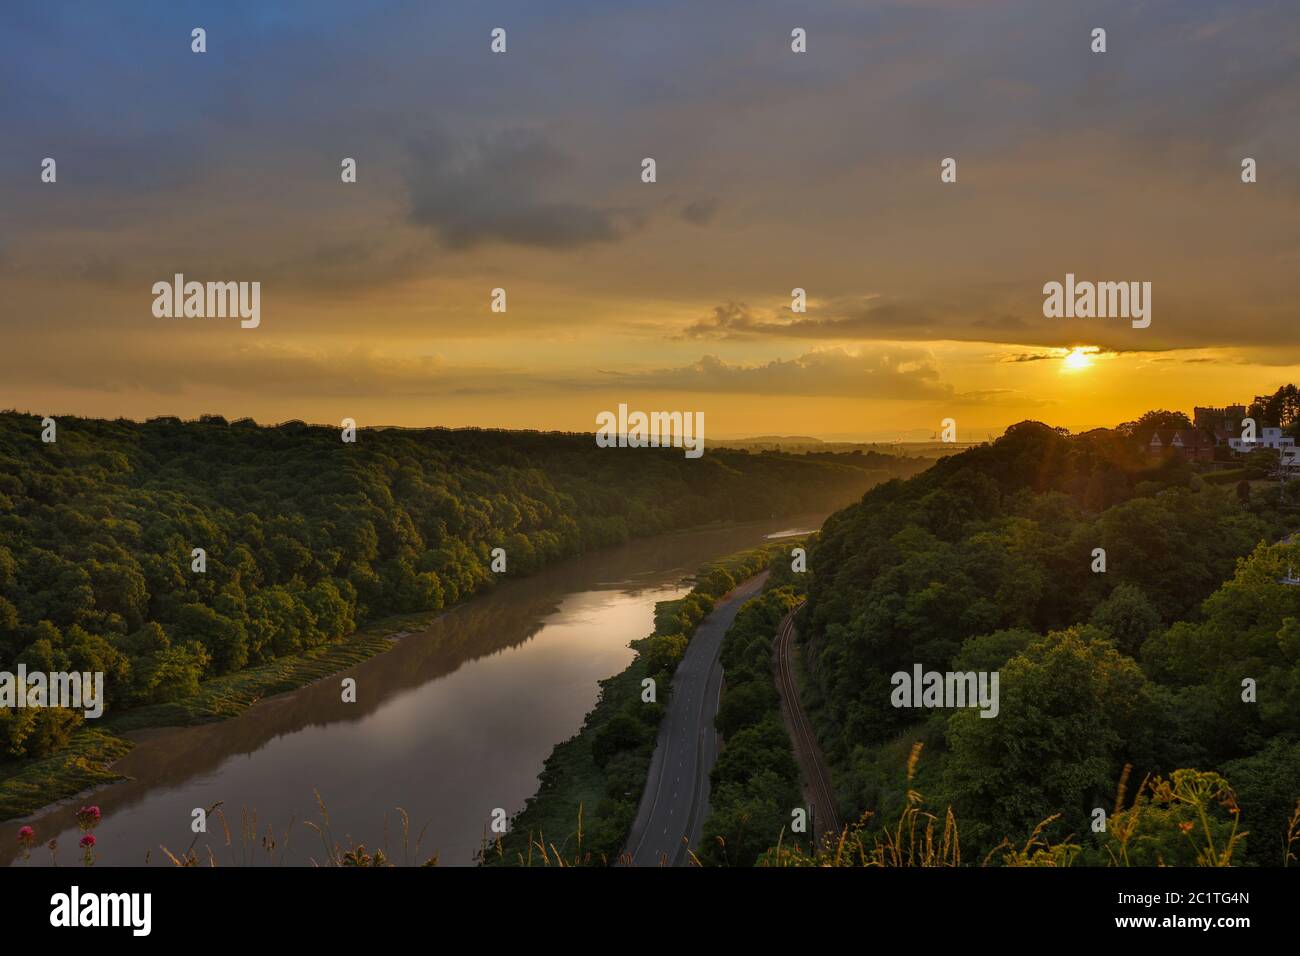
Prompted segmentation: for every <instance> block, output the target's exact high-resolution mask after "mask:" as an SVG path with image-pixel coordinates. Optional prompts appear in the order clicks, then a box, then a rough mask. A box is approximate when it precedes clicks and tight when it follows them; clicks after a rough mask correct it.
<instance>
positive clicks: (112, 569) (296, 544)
mask: <svg viewBox="0 0 1300 956" xmlns="http://www.w3.org/2000/svg"><path fill="white" fill-rule="evenodd" d="M41 434H42V424H41V420H40V419H39V418H38V417H35V416H31V415H23V414H17V413H12V412H8V413H4V414H0V667H2V668H4V669H8V670H11V671H12V670H14V669H15V668H16V666H17V665H18V664H19V663H23V664H25V665H26V666H27V667H28V668H29V669H31V670H42V671H65V670H77V671H102V672H104V673H105V674H106V688H107V691H106V695H107V709H108V711H109V712H120V711H121V710H122V709H123V708H129V707H134V706H137V705H145V704H156V703H163V702H170V701H176V700H179V699H184V698H186V697H187V696H189V695H192V694H194V693H195V692H196V691H197V690H198V686H199V682H200V681H202V680H204V679H206V678H209V677H214V676H218V675H224V674H230V673H233V672H236V671H239V670H241V669H243V668H245V667H248V666H251V665H255V664H259V663H263V662H267V661H271V660H273V659H275V658H278V657H281V656H284V655H291V654H295V653H298V652H301V651H304V650H306V649H311V648H314V647H317V646H319V645H322V644H325V643H327V642H331V641H337V640H339V639H342V638H345V637H347V636H348V635H349V634H351V633H353V632H354V631H355V629H356V628H357V627H358V626H360V625H361V624H362V623H363V622H366V621H370V620H373V619H376V618H380V617H384V616H389V615H395V614H405V613H413V612H422V611H435V610H437V609H439V608H442V607H444V606H448V605H451V604H453V603H454V602H456V601H459V600H461V599H463V598H465V597H466V596H468V595H470V594H473V593H474V592H475V591H476V590H478V589H480V588H483V587H485V586H490V583H491V581H492V580H493V579H494V578H495V577H496V575H495V574H494V573H493V572H492V570H491V568H490V554H491V551H492V549H494V548H503V549H505V552H506V558H507V573H509V574H527V573H528V572H530V571H533V570H535V569H537V568H539V567H541V566H542V565H544V564H546V563H548V562H552V561H555V560H557V559H559V558H563V557H565V556H568V555H573V554H577V553H579V552H583V551H586V550H589V549H592V548H598V547H601V546H605V545H611V544H616V543H619V542H622V541H625V540H627V539H628V538H630V537H633V536H642V535H652V534H657V533H661V532H665V531H670V530H673V529H679V528H684V527H688V526H695V525H702V524H707V523H711V522H716V521H743V520H748V519H757V518H769V517H771V516H773V515H776V514H794V513H803V512H809V511H816V510H825V511H829V510H831V509H833V508H835V507H839V506H841V505H843V504H844V503H846V502H848V501H851V500H853V499H855V498H857V497H858V496H860V495H861V494H862V492H863V491H864V490H865V489H866V488H868V487H870V486H871V485H872V484H875V483H878V482H879V481H881V480H884V479H886V478H889V477H891V476H894V475H899V474H909V473H912V472H915V471H916V470H918V469H919V468H921V467H923V466H924V463H922V462H919V461H912V460H909V459H902V458H895V457H891V456H887V455H879V454H865V455H864V454H854V455H842V456H833V457H830V458H828V457H826V456H818V457H815V458H812V457H803V456H796V455H782V454H769V453H764V454H749V453H746V452H744V451H710V452H708V453H707V454H706V455H705V456H704V457H703V458H701V459H699V460H690V459H686V458H685V457H684V456H683V454H682V452H681V450H680V449H662V450H660V449H602V448H597V447H596V445H595V443H594V441H593V439H592V436H590V435H580V434H558V433H537V432H504V431H483V430H447V429H426V430H405V429H376V430H363V431H361V432H360V433H359V434H358V435H357V440H356V442H355V443H345V442H343V441H341V436H340V431H339V430H338V429H336V428H331V427H323V426H308V425H304V424H302V423H288V424H284V425H280V426H278V427H259V426H258V425H256V424H255V423H253V422H252V421H249V420H244V421H237V422H233V423H228V422H226V421H225V420H224V419H222V418H220V417H217V416H205V417H204V418H203V419H201V420H200V421H197V422H181V421H179V420H177V419H173V418H164V419H154V420H151V421H149V422H147V423H135V422H131V421H125V420H117V421H101V420H94V419H79V418H71V417H69V418H60V419H59V420H58V422H57V440H56V441H54V442H52V443H45V442H42V440H41ZM197 548H201V549H203V551H204V552H205V556H206V567H205V569H204V570H203V571H202V572H198V571H195V570H194V557H193V555H194V549H197ZM82 720H83V718H82V715H81V714H80V712H72V711H68V710H54V709H22V710H11V709H4V710H0V761H6V760H7V761H9V762H10V764H11V765H12V762H13V761H14V760H16V759H18V758H24V757H37V756H41V755H43V754H47V753H50V752H51V751H54V750H56V749H58V748H59V747H60V746H61V745H62V744H63V743H64V742H66V740H67V739H68V737H69V734H70V733H72V732H73V731H74V730H75V729H76V727H77V726H78V725H79V724H81V722H82ZM0 769H2V767H0Z"/></svg>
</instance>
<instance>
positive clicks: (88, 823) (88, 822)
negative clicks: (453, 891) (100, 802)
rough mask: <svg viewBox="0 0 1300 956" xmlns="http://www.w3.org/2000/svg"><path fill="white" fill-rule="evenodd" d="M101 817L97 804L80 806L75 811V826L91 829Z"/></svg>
mask: <svg viewBox="0 0 1300 956" xmlns="http://www.w3.org/2000/svg"><path fill="white" fill-rule="evenodd" d="M103 817H104V814H103V813H101V812H100V809H99V807H97V806H94V805H91V806H89V807H82V808H81V809H80V810H78V811H77V826H79V827H81V829H82V830H93V829H95V827H96V826H97V825H98V824H99V821H100V820H102V819H103Z"/></svg>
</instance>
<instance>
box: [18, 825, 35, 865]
mask: <svg viewBox="0 0 1300 956" xmlns="http://www.w3.org/2000/svg"><path fill="white" fill-rule="evenodd" d="M18 845H19V846H20V847H22V848H23V860H24V861H26V860H28V859H30V858H31V855H32V847H34V846H36V831H35V830H33V829H32V828H31V827H19V828H18Z"/></svg>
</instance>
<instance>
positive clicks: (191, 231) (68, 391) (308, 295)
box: [0, 0, 1300, 440]
mask: <svg viewBox="0 0 1300 956" xmlns="http://www.w3.org/2000/svg"><path fill="white" fill-rule="evenodd" d="M572 6H574V7H575V8H578V7H581V8H582V15H581V16H580V17H576V18H575V17H574V16H569V15H567V14H571V13H574V12H575V11H574V10H569V11H567V13H566V11H564V10H560V9H556V10H554V11H550V12H548V11H546V10H539V9H538V8H537V7H536V6H535V5H529V4H524V3H514V4H505V5H502V6H501V7H500V8H499V9H496V8H494V9H493V10H492V11H491V13H490V18H491V19H493V23H491V24H490V23H488V19H485V18H488V17H489V14H488V13H483V12H477V11H472V10H461V11H456V12H454V13H448V12H446V11H442V12H438V11H436V10H417V11H413V12H412V11H407V12H406V13H404V15H403V17H401V18H398V17H396V16H393V17H387V16H370V17H367V16H363V15H362V13H360V12H358V11H356V10H354V9H350V8H349V7H348V6H347V5H343V4H338V5H335V4H328V3H322V4H315V5H311V6H305V7H301V8H297V9H296V11H295V12H294V13H293V15H292V16H288V15H284V16H280V15H277V14H275V13H272V12H266V13H264V14H254V13H252V12H250V11H251V9H252V8H249V9H244V8H236V9H235V10H233V11H232V12H229V13H228V14H222V15H221V16H220V17H215V16H214V18H213V21H212V23H211V24H210V25H209V33H210V36H211V38H212V41H213V42H212V44H211V52H210V53H209V54H207V58H206V59H205V58H204V57H201V56H196V55H193V54H191V53H190V52H189V51H188V47H187V43H188V30H189V27H188V26H187V25H186V24H187V23H188V21H187V20H186V19H185V15H184V14H182V13H173V12H170V11H169V10H168V9H167V7H166V6H161V7H160V8H159V10H158V15H157V16H156V17H151V18H150V26H149V27H147V28H142V27H141V25H140V24H138V23H137V24H134V25H132V24H126V23H123V22H121V21H120V20H118V19H114V18H112V17H111V15H110V14H108V13H105V12H103V11H96V10H95V9H94V8H93V7H91V8H86V9H84V10H82V11H81V12H80V14H79V15H78V16H70V15H64V14H62V13H60V12H58V11H53V12H48V13H46V12H39V13H32V14H30V15H29V17H28V18H27V19H26V20H25V21H24V22H22V23H19V24H18V25H17V27H16V29H15V30H14V31H11V32H10V33H9V34H8V38H7V39H6V40H4V41H0V43H4V44H5V46H4V48H3V49H0V52H3V53H6V54H7V55H6V56H4V57H0V63H3V64H4V65H2V66H0V81H4V82H5V85H6V88H7V89H10V90H11V91H13V95H11V96H9V97H7V102H6V104H5V105H3V106H0V111H3V112H0V121H2V125H3V128H4V131H5V134H6V135H5V142H6V151H5V153H4V155H3V157H0V210H3V213H2V214H0V290H2V294H0V332H2V333H3V336H4V348H3V349H0V406H5V407H15V408H18V409H21V410H28V411H34V412H40V413H42V414H60V413H62V414H67V413H77V414H84V415H99V416H117V415H125V416H130V417H141V418H142V417H147V416H151V415H157V414H178V415H183V416H193V415H197V414H199V413H203V412H217V413H221V414H224V415H226V416H227V417H231V418H233V417H239V416H244V415H251V416H253V417H254V418H257V419H258V420H259V421H265V422H274V421H281V420H285V419H289V418H302V419H306V420H310V421H318V422H330V421H338V420H339V419H341V418H343V417H352V418H355V419H356V420H357V421H358V422H359V423H361V424H363V425H365V424H380V423H388V424H402V425H433V424H437V425H451V426H456V425H488V426H505V427H528V428H560V429H566V430H579V429H580V430H593V429H594V427H595V416H596V414H597V413H598V412H600V411H602V410H605V409H612V408H615V407H617V405H618V404H619V403H620V402H626V403H628V404H629V405H630V406H632V407H633V408H642V409H646V410H654V409H664V410H692V411H695V410H702V411H704V412H705V416H706V427H707V434H709V435H713V436H715V437H735V436H741V435H754V434H772V433H777V434H800V435H815V436H821V437H827V438H854V439H868V440H892V439H895V438H928V437H930V435H931V434H932V433H933V432H934V431H935V430H936V429H937V428H938V425H939V422H940V420H942V419H943V418H948V417H951V418H954V419H956V420H957V423H958V429H959V439H960V440H977V439H982V438H983V437H984V436H985V435H986V434H987V433H994V434H996V433H999V432H1000V431H1001V430H1002V429H1003V428H1005V427H1006V426H1007V425H1008V424H1011V423H1013V422H1016V421H1019V420H1022V419H1025V418H1037V419H1040V420H1044V421H1047V422H1050V423H1052V424H1056V425H1065V426H1068V427H1070V428H1074V429H1082V428H1088V427H1093V426H1097V425H1112V424H1116V423H1118V422H1120V421H1124V420H1128V419H1132V418H1135V417H1136V416H1137V415H1138V414H1140V413H1141V412H1142V411H1144V410H1146V409H1148V408H1153V407H1167V408H1179V409H1183V410H1185V411H1187V412H1189V413H1190V411H1191V408H1192V406H1193V405H1194V404H1220V405H1221V404H1226V403H1230V402H1248V401H1249V400H1250V399H1251V398H1252V397H1253V396H1254V395H1256V394H1260V393H1264V392H1268V391H1272V390H1273V389H1275V388H1276V387H1277V386H1278V385H1280V384H1283V383H1284V382H1287V381H1300V336H1298V335H1297V333H1296V327H1297V323H1296V309H1295V303H1296V301H1297V298H1298V297H1300V228H1298V227H1297V225H1296V224H1297V223H1300V215H1298V214H1300V183H1298V182H1297V180H1296V178H1295V176H1294V175H1292V173H1293V172H1294V166H1295V164H1294V157H1295V156H1296V155H1300V149H1298V147H1300V143H1297V139H1298V138H1300V137H1298V130H1297V125H1298V124H1296V123H1295V117H1296V115H1300V114H1298V112H1297V111H1298V110H1300V93H1298V92H1297V91H1298V90H1300V84H1297V83H1296V82H1295V79H1296V78H1297V76H1300V68H1298V66H1297V64H1298V63H1300V28H1298V27H1297V24H1296V21H1295V18H1294V16H1287V15H1286V12H1285V11H1284V10H1281V9H1280V8H1273V7H1260V8H1253V7H1252V8H1250V9H1248V10H1243V9H1242V8H1241V7H1240V6H1239V5H1237V6H1234V5H1232V4H1229V3H1205V2H1200V3H1188V4H1176V5H1169V4H1166V5H1160V4H1157V5H1155V6H1154V7H1151V8H1150V9H1146V8H1143V9H1141V10H1130V9H1127V8H1126V7H1124V6H1115V7H1114V8H1108V9H1106V10H1102V11H1098V12H1094V13H1091V14H1089V15H1088V17H1084V16H1083V15H1082V14H1077V13H1073V12H1070V11H1067V10H1044V9H1041V7H1043V6H1054V5H1042V4H1032V3H1028V2H1024V3H1020V2H1005V3H1001V2H1000V3H993V4H989V5H987V8H986V9H981V10H971V9H968V7H969V6H970V5H962V4H956V3H953V4H949V3H944V2H939V0H935V2H929V3H908V2H897V3H883V4H880V5H878V6H876V5H872V6H871V8H870V9H863V8H861V6H860V5H853V4H843V5H841V4H830V5H828V6H827V8H826V9H825V10H822V11H820V12H817V13H816V14H814V13H812V12H807V11H802V12H797V13H796V12H792V11H790V10H789V8H788V7H785V6H783V5H781V4H776V3H768V2H759V3H755V4H753V5H752V7H747V9H748V12H747V14H746V16H745V17H744V18H740V19H736V18H734V17H731V16H729V15H726V14H724V13H720V12H712V11H701V10H700V9H699V8H698V7H696V6H692V5H688V4H680V5H678V4H670V5H669V8H668V9H665V10H659V11H657V12H656V13H654V14H653V15H652V13H651V12H650V11H648V10H641V9H639V8H638V9H626V8H623V7H619V6H617V5H614V6H612V7H611V5H587V4H572ZM1096 16H1101V17H1102V18H1103V19H1104V20H1105V22H1106V24H1107V26H1108V30H1109V42H1110V48H1109V50H1108V52H1107V53H1105V54H1102V55H1098V54H1093V53H1091V52H1090V50H1089V42H1088V38H1089V33H1090V29H1091V19H1089V18H1095V17H1096ZM169 18H172V19H174V20H175V22H174V23H172V22H170V20H169ZM792 18H793V19H792ZM496 19H501V20H502V22H506V23H507V26H508V27H509V29H510V31H511V32H510V36H511V43H510V49H509V52H508V53H507V54H506V55H504V56H493V55H492V54H490V53H489V52H488V51H487V40H486V37H487V32H488V29H490V26H492V25H495V20H496ZM795 20H799V21H800V22H799V23H795ZM155 21H156V22H155ZM803 21H807V22H803ZM666 25H667V26H666ZM792 25H802V26H805V27H806V28H807V29H808V31H809V51H808V53H806V54H794V53H791V52H790V49H789V42H788V38H789V30H790V28H791V26H792ZM181 27H184V29H183V30H181ZM177 31H179V34H178V35H180V36H182V37H183V38H184V39H185V42H184V43H181V44H180V46H179V48H178V47H177V43H178V41H177V40H176V37H175V36H173V33H175V32H177ZM724 38H725V42H723V40H724ZM480 41H481V42H480ZM326 90H327V91H328V95H325V93H324V92H323V91H326ZM46 156H52V157H55V158H56V159H57V160H58V180H57V182H56V183H52V184H51V183H42V182H40V179H39V173H40V168H39V166H40V160H41V158H42V157H46ZM344 156H350V157H354V158H356V159H357V163H358V179H357V182H356V183H354V184H344V183H342V182H341V181H340V177H339V164H340V160H341V158H342V157H344ZM646 156H653V157H655V159H656V161H657V164H658V170H657V172H658V178H657V182H655V183H652V184H647V183H643V182H642V181H641V178H640V171H641V160H642V159H643V158H644V157H646ZM950 156H951V157H954V158H956V160H957V164H958V165H957V169H958V176H957V182H956V183H941V182H940V177H939V164H940V161H941V160H942V159H943V158H945V157H950ZM1247 156H1249V157H1253V158H1255V159H1257V161H1258V165H1259V181H1258V182H1256V183H1254V184H1245V183H1242V182H1241V178H1240V163H1241V160H1242V158H1243V157H1247ZM177 272H181V273H184V274H185V275H186V277H187V278H190V279H198V280H201V281H202V280H223V281H224V280H231V281H259V282H260V283H261V287H262V321H261V324H260V326H259V327H258V328H256V329H241V328H240V327H239V324H238V322H237V321H232V320H224V319H197V318H194V319H160V318H155V317H154V316H153V314H152V313H151V309H150V307H151V303H152V298H153V297H152V294H151V291H150V290H151V287H152V285H153V283H155V282H157V281H159V280H170V279H171V277H172V275H173V274H175V273H177ZM1067 272H1069V273H1074V274H1075V275H1077V276H1078V277H1079V278H1080V279H1087V280H1093V281H1150V282H1151V283H1152V287H1153V303H1152V306H1153V308H1152V322H1151V325H1150V327H1149V328H1146V329H1134V328H1131V327H1130V325H1129V323H1128V322H1127V321H1126V320H1122V319H1076V320H1067V319H1048V318H1044V316H1043V313H1042V303H1043V294H1042V287H1043V284H1044V283H1046V282H1050V281H1062V280H1063V279H1064V276H1065V274H1066V273H1067ZM795 287H801V288H804V289H806V290H807V295H808V309H807V312H806V313H803V314H794V313H792V312H791V311H790V305H791V300H790V294H791V290H792V289H793V288H795ZM494 288H504V289H505V290H506V292H507V301H508V311H507V312H506V313H505V314H497V313H493V312H491V311H490V310H489V307H488V306H489V298H490V295H491V290H492V289H494ZM1080 346H1086V347H1089V348H1093V347H1095V348H1096V351H1095V352H1092V353H1090V357H1089V358H1087V359H1086V360H1084V359H1078V358H1076V359H1074V360H1072V361H1071V362H1068V363H1067V362H1066V361H1065V356H1067V355H1068V354H1070V351H1071V350H1072V349H1073V348H1075V347H1080Z"/></svg>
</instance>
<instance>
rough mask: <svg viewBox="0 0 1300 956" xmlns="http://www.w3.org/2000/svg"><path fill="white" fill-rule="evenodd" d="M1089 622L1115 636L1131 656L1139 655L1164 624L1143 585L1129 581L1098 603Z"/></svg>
mask: <svg viewBox="0 0 1300 956" xmlns="http://www.w3.org/2000/svg"><path fill="white" fill-rule="evenodd" d="M1089 623H1091V624H1093V625H1095V626H1096V627H1099V628H1100V629H1101V630H1103V631H1105V632H1106V633H1108V634H1109V635H1110V636H1111V638H1112V639H1114V641H1115V643H1116V645H1117V646H1118V647H1119V649H1120V650H1121V651H1123V652H1124V653H1125V654H1128V655H1129V656H1130V657H1136V656H1137V654H1138V652H1139V650H1140V649H1141V647H1142V645H1143V643H1144V642H1145V641H1146V639H1147V638H1148V637H1150V636H1151V634H1152V633H1154V632H1155V631H1156V630H1157V629H1158V628H1159V627H1160V624H1161V621H1160V612H1159V611H1157V610H1156V609H1155V607H1154V606H1153V605H1152V604H1151V602H1150V601H1148V600H1147V597H1146V595H1145V594H1144V593H1142V589H1141V588H1140V587H1138V586H1137V585H1136V584H1131V583H1129V582H1128V581H1123V582H1121V583H1120V584H1119V585H1118V586H1117V587H1116V588H1115V590H1113V591H1111V592H1110V596H1109V597H1107V598H1106V600H1104V601H1102V602H1101V603H1100V604H1098V605H1097V607H1096V609H1095V610H1094V611H1093V612H1092V617H1091V618H1090V619H1089Z"/></svg>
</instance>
